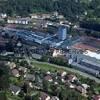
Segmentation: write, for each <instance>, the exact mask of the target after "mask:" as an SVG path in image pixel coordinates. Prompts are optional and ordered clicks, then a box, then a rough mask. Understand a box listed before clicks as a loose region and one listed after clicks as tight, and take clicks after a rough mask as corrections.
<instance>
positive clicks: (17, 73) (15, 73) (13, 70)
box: [12, 69, 20, 77]
mask: <svg viewBox="0 0 100 100" xmlns="http://www.w3.org/2000/svg"><path fill="white" fill-rule="evenodd" d="M12 75H13V76H15V77H19V76H20V75H19V71H18V70H17V69H12Z"/></svg>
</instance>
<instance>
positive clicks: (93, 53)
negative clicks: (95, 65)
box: [83, 50, 100, 60]
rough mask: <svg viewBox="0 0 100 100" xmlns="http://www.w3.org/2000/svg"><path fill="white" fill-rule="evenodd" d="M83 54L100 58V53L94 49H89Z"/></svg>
mask: <svg viewBox="0 0 100 100" xmlns="http://www.w3.org/2000/svg"><path fill="white" fill-rule="evenodd" d="M83 54H84V55H86V56H90V57H94V58H96V59H98V60H100V53H96V52H92V51H89V50H87V51H86V52H84V53H83Z"/></svg>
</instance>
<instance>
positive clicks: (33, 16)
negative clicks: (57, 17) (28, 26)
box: [30, 14, 51, 19]
mask: <svg viewBox="0 0 100 100" xmlns="http://www.w3.org/2000/svg"><path fill="white" fill-rule="evenodd" d="M30 17H31V18H33V19H46V18H50V17H51V14H30Z"/></svg>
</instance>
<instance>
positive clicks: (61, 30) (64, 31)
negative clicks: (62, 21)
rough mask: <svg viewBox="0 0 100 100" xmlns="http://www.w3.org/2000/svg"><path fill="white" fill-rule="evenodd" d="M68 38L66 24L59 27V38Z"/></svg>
mask: <svg viewBox="0 0 100 100" xmlns="http://www.w3.org/2000/svg"><path fill="white" fill-rule="evenodd" d="M66 38H67V29H66V27H64V26H60V27H59V29H58V39H59V40H61V41H63V40H65V39H66Z"/></svg>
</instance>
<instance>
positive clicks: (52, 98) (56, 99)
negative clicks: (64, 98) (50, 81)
mask: <svg viewBox="0 0 100 100" xmlns="http://www.w3.org/2000/svg"><path fill="white" fill-rule="evenodd" d="M50 100H60V99H59V98H58V97H56V96H53V97H51V99H50Z"/></svg>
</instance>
